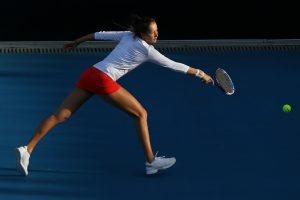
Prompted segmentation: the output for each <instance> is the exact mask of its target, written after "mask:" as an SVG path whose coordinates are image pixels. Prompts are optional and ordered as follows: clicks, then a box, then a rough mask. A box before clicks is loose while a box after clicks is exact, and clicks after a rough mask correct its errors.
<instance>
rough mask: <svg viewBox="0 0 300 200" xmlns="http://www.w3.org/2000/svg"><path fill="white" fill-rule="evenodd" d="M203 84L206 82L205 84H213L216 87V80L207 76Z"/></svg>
mask: <svg viewBox="0 0 300 200" xmlns="http://www.w3.org/2000/svg"><path fill="white" fill-rule="evenodd" d="M202 82H204V83H205V84H208V83H212V84H213V85H215V82H214V79H213V78H212V77H210V76H209V75H207V74H205V75H204V76H203V77H202Z"/></svg>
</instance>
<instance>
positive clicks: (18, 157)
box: [16, 149, 28, 176]
mask: <svg viewBox="0 0 300 200" xmlns="http://www.w3.org/2000/svg"><path fill="white" fill-rule="evenodd" d="M21 157H22V156H21V152H20V151H19V149H16V158H17V170H18V171H19V172H20V173H21V174H22V175H23V176H27V174H28V173H26V171H25V169H24V166H23V165H22V163H21Z"/></svg>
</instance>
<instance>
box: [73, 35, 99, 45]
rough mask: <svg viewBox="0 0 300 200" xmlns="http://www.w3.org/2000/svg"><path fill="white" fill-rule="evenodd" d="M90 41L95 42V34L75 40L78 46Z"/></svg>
mask: <svg viewBox="0 0 300 200" xmlns="http://www.w3.org/2000/svg"><path fill="white" fill-rule="evenodd" d="M90 40H95V35H94V33H90V34H87V35H84V36H82V37H80V38H77V39H76V40H74V41H75V42H76V43H77V44H80V43H82V42H85V41H90Z"/></svg>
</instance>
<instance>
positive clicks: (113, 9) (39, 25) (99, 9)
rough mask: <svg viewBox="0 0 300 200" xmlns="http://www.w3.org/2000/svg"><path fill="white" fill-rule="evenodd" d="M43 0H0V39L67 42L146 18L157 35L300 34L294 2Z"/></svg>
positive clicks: (160, 36) (246, 36)
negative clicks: (151, 20) (137, 17)
mask: <svg viewBox="0 0 300 200" xmlns="http://www.w3.org/2000/svg"><path fill="white" fill-rule="evenodd" d="M177 1H179V2H174V1H164V0H160V1H158V0H143V1H137V0H124V1H120V0H118V1H116V0H98V1H95V0H85V1H79V0H78V1H66V0H51V1H50V0H45V1H42V0H40V1H36V0H28V1H16V0H11V1H9V2H2V3H1V12H0V16H1V22H0V23H1V24H0V27H1V32H0V40H1V41H22V40H35V41H39V40H49V41H51V40H71V39H74V38H76V37H79V36H82V35H83V34H87V33H90V32H94V31H100V30H119V29H120V28H119V27H118V26H116V25H114V23H113V21H116V22H118V23H120V24H125V23H127V22H128V17H129V15H130V14H133V13H135V14H139V15H147V16H152V17H154V18H155V19H156V21H157V23H158V27H159V39H227V38H229V39H238V38H257V39H258V38H262V39H265V38H300V31H299V30H298V29H299V28H298V26H299V25H298V24H299V22H298V19H299V14H298V12H299V11H298V10H297V8H298V6H296V4H295V3H294V2H289V1H282V2H280V3H279V2H275V1H273V2H272V1H263V0H261V1H258V0H254V1H250V0H246V1H239V2H237V1H230V0H229V1H220V0H211V1H199V0H193V1H192V0H177Z"/></svg>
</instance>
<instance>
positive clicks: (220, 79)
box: [215, 68, 235, 95]
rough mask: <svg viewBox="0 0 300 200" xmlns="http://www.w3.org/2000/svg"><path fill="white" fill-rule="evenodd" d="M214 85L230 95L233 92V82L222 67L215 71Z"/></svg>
mask: <svg viewBox="0 0 300 200" xmlns="http://www.w3.org/2000/svg"><path fill="white" fill-rule="evenodd" d="M215 80H216V85H217V86H218V87H219V88H220V89H221V90H222V91H223V92H224V93H225V94H226V95H232V94H233V93H234V92H235V88H234V84H233V82H232V79H231V78H230V76H229V74H228V73H227V72H226V71H225V70H224V69H222V68H218V69H217V70H216V71H215Z"/></svg>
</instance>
